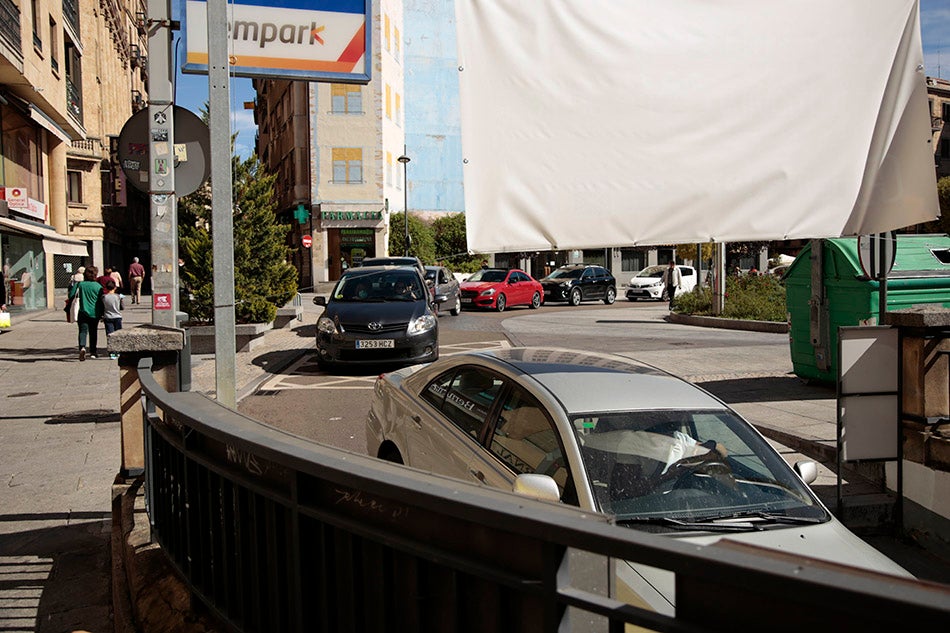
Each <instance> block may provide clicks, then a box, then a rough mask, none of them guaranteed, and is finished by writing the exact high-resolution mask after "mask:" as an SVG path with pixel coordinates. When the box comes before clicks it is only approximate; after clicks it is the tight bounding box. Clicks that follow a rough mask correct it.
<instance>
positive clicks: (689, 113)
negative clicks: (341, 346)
mask: <svg viewBox="0 0 950 633" xmlns="http://www.w3.org/2000/svg"><path fill="white" fill-rule="evenodd" d="M455 4H456V14H457V22H458V42H459V66H460V68H461V69H462V70H461V71H460V75H459V77H460V95H461V122H462V150H463V157H464V160H465V165H464V178H465V206H466V221H467V229H468V240H469V248H470V249H472V250H475V251H482V252H498V251H516V250H536V249H566V248H585V247H603V246H627V245H649V244H669V243H689V242H704V241H717V242H723V241H724V242H733V241H747V240H772V239H791V238H814V237H836V236H842V235H858V234H863V233H874V232H880V231H886V230H891V229H896V228H900V227H905V226H909V225H913V224H916V223H920V222H925V221H928V220H932V219H934V218H936V217H937V216H938V215H939V206H938V202H937V192H936V183H935V175H934V163H933V160H934V159H933V146H932V145H931V128H930V116H929V111H928V105H927V93H926V85H925V77H924V74H923V53H922V49H921V42H920V25H919V19H918V5H917V0H877V1H876V2H873V3H869V2H867V0H834V1H833V2H828V1H827V0H795V1H794V2H762V0H728V1H725V0H724V1H718V2H709V1H708V0H663V1H662V2H657V1H656V0H584V1H583V2H580V1H578V0H539V1H536V2H525V1H524V0H456V3H455Z"/></svg>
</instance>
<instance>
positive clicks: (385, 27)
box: [383, 15, 389, 52]
mask: <svg viewBox="0 0 950 633" xmlns="http://www.w3.org/2000/svg"><path fill="white" fill-rule="evenodd" d="M383 42H385V47H386V51H387V52H388V51H389V16H388V15H384V16H383Z"/></svg>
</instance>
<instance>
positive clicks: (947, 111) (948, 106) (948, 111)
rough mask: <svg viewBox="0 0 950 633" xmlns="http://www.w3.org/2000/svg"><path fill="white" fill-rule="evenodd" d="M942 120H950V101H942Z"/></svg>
mask: <svg viewBox="0 0 950 633" xmlns="http://www.w3.org/2000/svg"><path fill="white" fill-rule="evenodd" d="M943 120H944V121H950V101H944V102H943Z"/></svg>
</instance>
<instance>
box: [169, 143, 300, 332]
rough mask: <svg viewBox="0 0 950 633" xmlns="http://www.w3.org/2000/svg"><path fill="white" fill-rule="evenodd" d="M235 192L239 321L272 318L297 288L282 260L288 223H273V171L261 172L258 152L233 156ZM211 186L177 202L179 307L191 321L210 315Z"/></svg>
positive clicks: (293, 274) (209, 319)
mask: <svg viewBox="0 0 950 633" xmlns="http://www.w3.org/2000/svg"><path fill="white" fill-rule="evenodd" d="M231 174H232V179H233V196H234V209H233V212H232V214H233V221H234V298H235V307H234V312H235V320H236V321H237V322H238V323H266V322H269V321H273V320H274V317H275V316H276V315H277V308H278V307H279V306H283V305H284V304H286V303H287V302H288V301H289V300H290V299H291V297H293V295H294V293H295V292H296V291H297V269H296V268H294V267H293V266H291V265H290V264H289V263H288V262H287V256H288V252H289V248H288V247H287V245H286V241H285V240H286V234H287V231H288V229H287V227H286V226H285V225H281V224H279V223H277V221H276V216H275V213H274V212H275V210H276V204H275V203H274V200H275V195H274V181H275V180H276V175H273V174H264V173H262V171H261V169H260V163H259V161H258V159H257V156H253V155H252V156H251V157H250V158H248V159H247V160H244V161H241V160H239V159H238V158H237V157H233V158H232V172H231ZM210 229H211V187H210V185H209V184H208V183H206V184H205V186H203V187H201V188H200V189H199V190H198V191H196V192H195V193H193V194H191V195H190V196H186V197H185V198H182V200H181V204H180V205H179V225H178V235H179V249H178V250H179V255H180V257H181V259H182V260H183V266H182V268H181V271H180V279H181V285H182V290H183V293H182V298H181V305H182V310H184V311H185V312H187V313H188V314H189V315H190V318H191V320H192V321H193V322H201V323H211V322H213V321H214V268H213V260H212V241H211V233H210Z"/></svg>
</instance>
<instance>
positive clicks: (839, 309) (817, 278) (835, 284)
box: [783, 234, 950, 383]
mask: <svg viewBox="0 0 950 633" xmlns="http://www.w3.org/2000/svg"><path fill="white" fill-rule="evenodd" d="M783 279H784V280H785V302H786V309H787V311H788V324H789V328H788V336H789V346H790V350H791V356H792V366H793V368H794V371H795V374H796V375H797V376H799V377H800V378H804V379H808V380H815V381H819V382H828V383H834V382H835V380H836V379H837V366H838V358H837V356H838V328H839V327H842V326H856V325H879V324H883V320H882V319H881V318H880V314H879V312H880V308H879V297H878V293H879V291H880V283H879V282H877V281H874V280H871V279H869V278H868V277H867V276H866V275H865V274H864V271H863V270H862V269H861V263H860V260H859V258H858V240H857V238H856V237H850V238H835V239H826V240H812V241H811V242H810V243H809V244H808V245H807V246H806V247H805V248H804V249H802V252H801V253H799V255H798V257H796V258H795V261H794V262H792V264H791V266H789V268H788V271H787V272H786V273H785V276H784V277H783ZM916 305H939V306H943V307H950V236H947V235H945V234H934V235H898V236H897V254H896V257H895V261H894V268H893V269H892V270H891V272H890V274H889V275H888V278H887V310H888V312H890V311H893V310H901V309H904V308H909V307H912V306H916Z"/></svg>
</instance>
